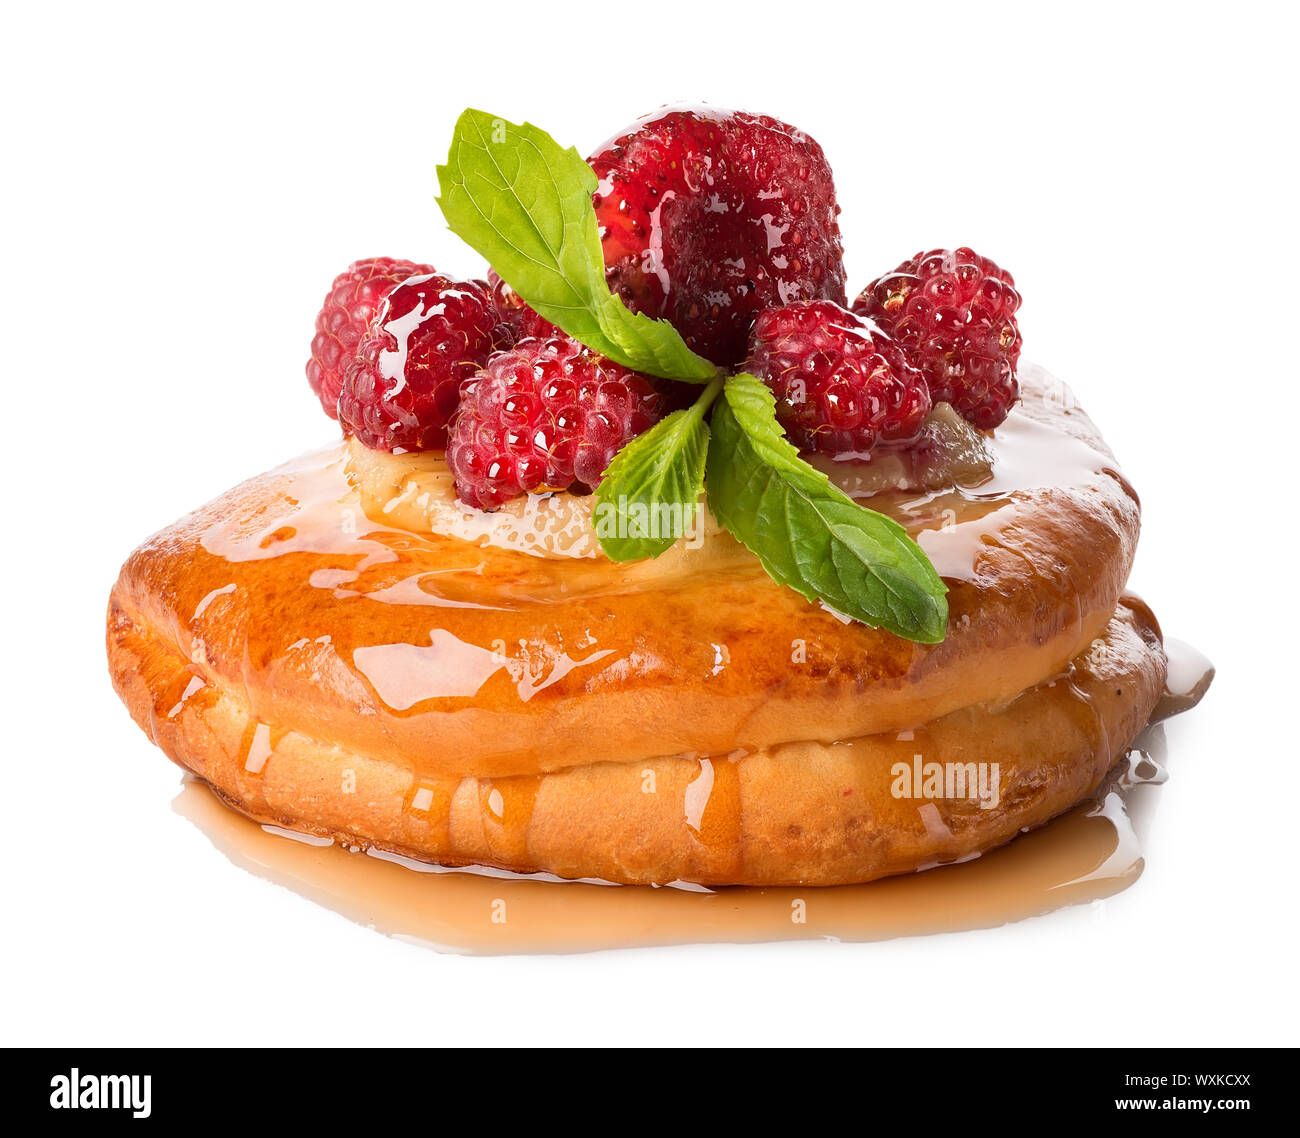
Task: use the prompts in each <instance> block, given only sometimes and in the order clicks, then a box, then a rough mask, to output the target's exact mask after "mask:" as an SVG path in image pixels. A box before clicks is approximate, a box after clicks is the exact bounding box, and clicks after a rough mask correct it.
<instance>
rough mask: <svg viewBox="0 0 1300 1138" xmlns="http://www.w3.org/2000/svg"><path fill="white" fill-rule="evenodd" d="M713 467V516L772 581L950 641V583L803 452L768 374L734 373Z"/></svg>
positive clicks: (717, 413)
mask: <svg viewBox="0 0 1300 1138" xmlns="http://www.w3.org/2000/svg"><path fill="white" fill-rule="evenodd" d="M707 465H708V469H707V480H708V492H709V506H710V508H711V509H712V510H713V513H714V515H715V516H716V517H717V519H718V521H719V522H721V523H722V525H724V526H725V527H726V528H727V529H728V530H729V531H730V532H731V533H732V535H733V536H735V538H736V539H737V540H738V541H740V542H741V543H742V544H743V545H744V546H745V547H746V548H748V549H749V550H750V551H751V552H752V553H754V554H755V556H757V557H758V559H759V561H761V562H762V563H763V568H764V569H766V570H767V572H768V574H769V575H770V576H771V577H772V578H773V579H774V580H776V581H778V582H780V583H781V584H782V585H787V586H789V587H790V588H792V589H794V590H795V591H796V592H799V593H801V594H802V595H803V596H805V597H807V598H808V599H809V600H820V601H823V602H825V604H827V605H828V606H829V607H830V608H832V609H834V610H835V611H836V612H839V613H842V614H843V615H844V616H848V617H852V618H853V619H855V620H859V621H861V622H862V623H863V624H868V625H871V626H872V627H879V628H884V629H887V630H888V631H890V632H892V633H895V634H896V635H898V636H901V637H904V638H905V639H908V640H917V641H921V642H924V643H928V644H933V643H938V642H939V641H941V640H942V639H943V638H944V633H945V629H946V626H947V623H948V602H947V600H946V596H945V594H946V593H947V591H948V590H947V587H946V586H945V585H944V583H943V582H942V581H941V580H940V579H939V575H938V574H937V573H936V572H935V570H934V566H933V565H931V564H930V561H929V559H928V558H927V557H926V556H925V554H924V552H922V550H921V548H920V546H918V545H917V544H916V542H914V541H913V540H912V539H911V538H910V537H908V535H907V531H906V530H904V529H903V527H902V526H900V525H899V524H898V523H897V522H895V521H894V520H893V519H892V518H887V517H885V515H883V514H879V513H876V512H875V511H874V510H868V509H865V508H864V507H862V506H859V505H857V503H855V502H854V501H853V500H852V499H851V498H849V497H848V496H847V495H846V494H844V493H843V491H841V490H840V489H838V488H837V487H835V486H833V485H832V484H831V482H830V480H829V479H828V478H827V477H826V475H824V474H822V473H821V472H820V471H818V470H816V469H814V468H813V467H811V466H809V465H808V464H807V463H806V462H804V461H803V459H801V458H800V457H799V453H798V451H797V450H796V449H795V448H794V447H793V446H792V445H791V444H790V442H789V441H788V440H787V439H786V438H785V435H784V433H783V432H782V430H781V427H780V425H779V424H778V423H777V421H776V405H775V401H774V400H773V397H772V393H771V392H770V391H769V390H768V388H767V386H766V385H765V384H764V383H763V382H762V381H761V380H759V379H756V378H755V377H754V376H752V375H746V374H743V373H742V374H740V375H736V376H732V377H730V378H729V379H728V380H727V383H726V387H725V388H724V390H723V397H722V398H721V399H720V400H719V401H718V404H717V407H716V408H715V409H714V412H713V441H712V444H711V445H710V447H709V456H708V464H707Z"/></svg>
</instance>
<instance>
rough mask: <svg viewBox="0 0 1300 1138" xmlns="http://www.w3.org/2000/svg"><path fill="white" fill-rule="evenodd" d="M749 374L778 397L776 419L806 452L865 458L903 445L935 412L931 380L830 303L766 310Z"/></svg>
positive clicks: (874, 332)
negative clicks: (878, 450)
mask: <svg viewBox="0 0 1300 1138" xmlns="http://www.w3.org/2000/svg"><path fill="white" fill-rule="evenodd" d="M749 369H750V370H751V371H752V372H753V373H754V374H755V375H757V376H760V377H761V378H762V379H764V380H766V382H767V385H768V386H769V387H770V388H771V389H772V391H773V393H774V394H775V395H776V399H777V404H776V412H777V418H778V419H779V420H780V422H781V425H782V426H783V427H784V428H785V431H786V434H787V435H788V436H789V438H790V441H791V442H793V443H794V444H795V446H797V447H799V448H800V449H801V450H817V451H821V452H822V453H824V454H834V455H840V456H848V455H857V456H863V455H866V454H869V453H870V452H871V450H872V449H873V448H874V447H875V446H876V445H877V444H889V445H894V446H902V445H905V444H906V443H909V442H911V441H912V440H913V439H915V438H916V436H917V434H918V432H919V431H920V430H921V425H922V423H924V421H925V417H926V415H928V414H929V413H930V393H929V391H928V390H927V389H926V386H925V380H924V379H922V378H921V373H920V372H918V371H917V370H916V369H915V368H914V367H912V366H911V364H909V363H908V362H907V359H906V357H905V356H904V355H903V353H902V351H901V350H900V349H899V347H898V345H897V344H895V343H893V342H892V341H890V340H889V338H888V337H886V336H884V335H883V334H882V333H881V332H880V331H879V330H878V329H876V328H875V327H874V325H872V324H870V323H867V322H864V321H862V320H860V319H859V318H858V317H857V316H855V315H854V314H853V313H852V312H849V311H848V310H847V309H844V308H841V307H840V306H839V305H838V304H832V303H831V302H830V301H829V300H814V301H801V302H799V303H797V304H787V305H785V306H784V307H783V308H769V309H768V310H767V311H765V312H762V313H760V314H759V317H758V319H757V320H756V321H754V331H753V334H752V335H751V337H750V358H749Z"/></svg>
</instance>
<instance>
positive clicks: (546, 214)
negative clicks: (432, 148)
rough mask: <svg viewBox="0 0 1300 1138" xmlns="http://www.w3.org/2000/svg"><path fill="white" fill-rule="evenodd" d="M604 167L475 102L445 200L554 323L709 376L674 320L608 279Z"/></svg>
mask: <svg viewBox="0 0 1300 1138" xmlns="http://www.w3.org/2000/svg"><path fill="white" fill-rule="evenodd" d="M596 185H597V182H596V175H595V173H594V172H593V170H592V169H591V167H590V166H588V165H587V163H586V162H584V161H583V159H582V156H581V155H580V154H579V153H578V152H577V151H576V150H575V149H573V148H572V147H570V148H569V149H567V150H565V149H564V148H563V147H561V146H560V144H559V143H557V142H556V141H555V139H553V138H552V137H551V136H550V135H549V134H547V133H546V132H545V131H544V130H539V129H538V128H537V127H535V126H533V125H532V124H531V123H523V124H519V123H512V122H509V121H508V120H506V119H504V118H502V117H501V116H499V115H492V114H489V113H488V112H487V111H478V110H473V109H470V110H466V111H465V112H464V113H463V114H462V115H461V116H460V118H459V119H458V120H457V121H456V130H455V134H454V135H453V137H452V143H451V150H450V152H449V153H448V155H447V163H446V165H445V166H439V167H438V187H439V190H440V194H439V197H438V199H437V200H438V205H439V206H440V207H441V208H442V212H443V216H445V217H446V219H447V224H448V225H449V226H451V228H452V230H453V231H455V232H456V233H457V234H459V235H460V236H461V237H462V238H463V239H464V240H465V241H466V242H467V243H468V244H470V245H471V246H473V248H474V249H476V250H477V251H478V252H479V253H480V254H482V255H483V257H485V258H486V259H487V261H488V263H489V264H490V265H491V266H492V267H493V268H494V269H496V271H497V272H498V273H499V274H500V275H501V279H502V280H504V281H505V282H506V283H507V284H508V285H509V286H510V287H511V288H512V289H514V290H515V292H517V293H518V294H519V295H520V296H521V297H523V298H524V300H526V301H527V302H528V304H529V305H531V306H532V307H533V308H534V309H535V310H536V311H537V312H539V313H541V315H542V316H544V317H546V319H547V320H549V321H551V323H553V324H555V325H557V326H558V327H560V328H562V329H563V330H564V331H565V332H567V333H568V334H569V335H570V336H572V337H574V339H576V340H580V341H581V342H582V343H584V344H586V345H587V347H589V348H591V349H592V350H593V351H596V352H599V353H600V354H601V355H603V356H607V357H608V358H609V359H611V360H614V361H615V362H616V363H620V364H622V365H623V366H624V367H630V368H633V369H634V370H636V371H641V372H645V373H646V374H648V375H657V376H661V377H663V378H665V379H679V380H685V381H687V382H690V383H707V382H708V381H709V380H710V379H712V378H713V376H714V375H715V374H716V373H717V370H718V369H717V368H716V367H714V365H713V364H711V363H710V362H709V361H708V360H706V359H704V358H703V357H702V356H698V355H696V354H695V353H694V352H693V351H691V349H690V348H688V347H687V346H686V341H685V340H683V339H682V337H681V335H680V334H679V333H678V332H677V329H676V328H674V327H673V326H672V325H671V324H669V323H668V321H666V320H652V319H651V318H650V317H648V316H645V315H642V314H639V313H637V314H634V313H632V312H631V311H629V310H628V308H627V306H626V305H624V303H623V301H622V299H621V298H619V297H617V296H615V295H614V294H613V293H611V292H610V291H609V286H608V285H607V284H606V283H605V261H604V257H603V256H602V254H601V248H600V232H599V229H598V228H597V225H596V213H595V210H594V209H593V207H592V201H591V195H592V193H593V192H595V189H596Z"/></svg>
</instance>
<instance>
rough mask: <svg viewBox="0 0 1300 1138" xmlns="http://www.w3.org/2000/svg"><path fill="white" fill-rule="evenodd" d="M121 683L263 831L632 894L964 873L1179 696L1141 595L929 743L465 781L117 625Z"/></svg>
mask: <svg viewBox="0 0 1300 1138" xmlns="http://www.w3.org/2000/svg"><path fill="white" fill-rule="evenodd" d="M108 651H109V663H110V668H111V670H112V673H113V680H114V684H115V686H116V687H117V690H118V692H119V694H120V695H121V696H122V698H123V700H124V701H125V702H126V704H127V706H128V707H129V708H130V710H131V714H132V716H133V717H134V718H135V720H136V721H137V722H138V723H139V724H140V725H141V727H143V728H144V729H145V730H146V731H147V732H148V733H149V734H150V736H151V737H152V738H153V740H154V742H155V743H157V744H158V746H160V747H161V748H162V749H163V750H164V751H165V752H166V753H167V755H168V756H170V757H171V758H172V759H173V760H174V761H175V762H177V763H179V764H180V765H181V766H183V767H185V768H187V769H189V770H190V771H192V772H193V773H194V774H196V775H198V776H199V777H200V778H202V779H204V780H205V781H206V782H208V783H209V784H210V785H211V786H212V788H213V789H214V790H215V791H216V793H217V794H218V795H219V796H220V797H221V798H222V799H223V800H224V801H226V802H227V803H228V804H229V805H230V806H232V807H233V808H235V809H236V810H239V811H240V812H242V813H244V814H246V815H248V816H249V817H251V818H254V819H256V820H257V821H259V822H264V823H271V824H274V825H277V826H281V827H285V828H288V829H293V830H297V831H301V832H304V833H309V834H315V835H321V836H326V837H330V838H333V839H336V840H338V841H340V842H342V843H344V844H347V845H350V846H357V847H361V848H368V847H376V848H378V849H381V850H386V851H390V852H393V853H398V854H402V855H405V856H407V857H411V858H415V859H418V860H422V861H429V862H437V863H441V864H444V865H470V864H476V865H488V866H495V867H499V868H502V869H509V870H515V871H518V872H522V873H529V872H538V871H544V872H549V873H553V874H556V875H558V876H560V877H568V878H580V877H586V878H599V879H602V880H606V881H612V882H620V883H627V884H664V883H667V882H673V881H689V882H697V883H699V884H702V885H773V886H775V885H839V884H847V883H852V882H863V881H870V880H872V879H874V878H878V877H884V876H888V875H891V874H898V873H907V872H911V871H913V870H917V869H923V868H927V867H929V866H932V865H936V864H940V863H943V862H950V861H957V860H961V859H963V858H967V857H970V856H973V855H975V854H978V853H981V852H983V851H985V850H988V849H991V848H993V847H994V846H997V845H1000V844H1002V843H1004V842H1006V841H1009V840H1010V839H1011V838H1013V837H1015V835H1016V834H1017V833H1019V832H1021V831H1022V830H1026V829H1029V828H1032V827H1035V826H1039V825H1042V824H1043V823H1044V822H1047V821H1048V820H1050V819H1051V818H1053V817H1055V816H1056V815H1058V814H1060V813H1062V812H1064V811H1065V810H1068V809H1069V808H1070V807H1071V806H1074V805H1075V804H1076V803H1078V802H1080V801H1081V800H1083V799H1086V798H1087V797H1088V796H1090V795H1091V794H1092V793H1093V792H1095V791H1096V790H1097V788H1098V787H1099V786H1100V784H1101V782H1102V780H1103V778H1104V777H1105V775H1106V773H1107V772H1108V771H1109V770H1110V768H1111V767H1112V766H1113V765H1114V764H1115V763H1116V762H1117V761H1118V760H1119V759H1120V758H1121V757H1122V756H1123V755H1124V753H1125V750H1126V749H1127V747H1128V746H1129V744H1130V743H1131V742H1132V740H1133V738H1134V737H1135V736H1136V735H1137V733H1138V732H1139V731H1140V730H1141V729H1142V727H1143V726H1144V725H1145V724H1146V722H1147V720H1148V718H1149V717H1150V715H1151V712H1152V709H1153V708H1154V707H1155V704H1156V701H1157V700H1158V698H1159V696H1160V693H1161V692H1162V690H1163V687H1164V681H1165V669H1166V660H1165V654H1164V650H1163V648H1162V646H1161V640H1160V632H1159V629H1158V627H1157V625H1156V622H1155V619H1154V617H1153V616H1152V615H1151V613H1150V611H1149V610H1148V609H1147V608H1146V606H1145V605H1143V604H1142V603H1141V602H1139V601H1136V600H1134V599H1132V598H1126V599H1125V600H1124V601H1123V602H1121V604H1120V606H1119V607H1118V609H1117V610H1116V612H1115V615H1114V616H1113V617H1112V619H1111V621H1110V623H1109V625H1108V626H1107V628H1106V632H1105V635H1104V636H1103V637H1101V638H1100V639H1098V640H1097V641H1095V642H1094V643H1093V644H1092V646H1091V647H1090V648H1089V649H1088V650H1087V651H1086V652H1085V653H1083V654H1082V655H1080V656H1079V657H1078V658H1076V659H1075V660H1074V661H1073V662H1072V663H1071V664H1070V666H1069V668H1068V669H1067V670H1066V671H1065V672H1064V673H1063V674H1061V675H1060V676H1058V677H1056V678H1055V679H1053V680H1051V681H1048V682H1045V683H1043V684H1040V685H1038V686H1037V687H1034V688H1031V689H1029V690H1028V691H1026V692H1024V693H1023V694H1021V695H1020V696H1018V697H1016V698H1015V699H1013V700H1011V701H1010V702H1008V703H1005V704H1002V705H999V706H996V707H994V706H990V705H977V706H972V707H968V708H963V709H962V710H960V711H956V712H953V713H951V714H949V715H946V716H943V717H942V718H939V719H935V720H933V721H932V722H930V723H928V724H925V725H924V726H922V727H918V728H916V729H915V730H913V731H904V732H900V733H891V734H888V735H870V736H864V737H861V738H858V739H854V740H851V741H846V742H843V743H835V744H829V745H828V744H825V743H820V742H808V743H787V744H783V745H780V746H775V747H770V748H761V749H755V750H748V751H746V750H743V749H738V750H736V751H734V752H732V753H730V754H726V755H713V756H692V755H672V756H666V757H663V758H658V759H651V760H638V761H636V762H633V763H616V762H602V763H593V764H589V765H584V766H576V767H570V768H567V769H563V770H560V771H555V772H552V773H550V774H545V775H537V776H516V777H511V778H499V779H480V778H464V779H460V780H447V779H439V778H431V777H427V776H426V775H425V774H423V773H421V772H419V771H417V770H415V769H413V768H412V767H410V766H407V765H402V764H398V763H395V762H393V761H391V760H387V759H382V760H381V759H377V758H374V757H370V756H367V755H365V754H359V753H356V752H353V751H349V750H347V749H344V748H342V747H338V746H331V745H329V744H326V743H323V742H321V741H319V740H317V739H314V738H312V737H311V735H310V734H309V730H310V726H309V725H302V726H301V727H298V726H290V725H275V726H268V725H266V724H262V723H259V722H257V721H256V720H255V719H252V718H251V717H250V714H249V709H248V706H247V704H246V703H245V702H244V701H243V699H242V698H241V696H240V693H238V692H236V691H234V690H230V689H225V688H222V687H220V686H217V685H216V684H214V683H211V682H206V681H204V680H201V679H198V678H197V677H195V676H194V674H193V672H192V671H191V670H190V668H189V666H188V664H189V662H188V661H187V660H186V659H185V658H184V657H183V656H181V655H180V654H179V653H178V652H177V651H176V649H175V648H174V647H173V646H172V645H171V644H170V643H169V642H168V641H167V640H166V638H164V637H160V636H157V635H154V634H153V633H152V632H151V630H150V629H149V628H147V627H142V626H141V625H139V624H136V623H134V622H133V621H132V620H131V619H130V618H129V617H128V616H127V615H126V614H125V613H123V612H121V611H118V612H116V613H114V614H112V619H111V620H110V626H109V638H108Z"/></svg>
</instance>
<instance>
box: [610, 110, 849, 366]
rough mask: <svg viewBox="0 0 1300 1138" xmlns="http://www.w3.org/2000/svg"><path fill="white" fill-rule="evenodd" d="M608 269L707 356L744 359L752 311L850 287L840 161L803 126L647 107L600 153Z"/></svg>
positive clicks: (634, 298) (635, 301) (640, 303)
mask: <svg viewBox="0 0 1300 1138" xmlns="http://www.w3.org/2000/svg"><path fill="white" fill-rule="evenodd" d="M589 161H590V163H591V166H592V168H593V169H594V170H595V171H596V175H597V177H598V178H599V179H600V183H599V188H598V189H597V191H596V194H595V203H596V216H597V220H598V222H599V224H600V233H601V243H602V246H603V250H604V256H605V265H606V276H607V278H608V281H609V285H610V288H611V289H612V290H613V291H614V292H616V293H617V294H619V295H620V296H621V297H622V298H623V300H624V301H625V302H626V303H627V304H628V306H629V307H631V308H632V309H634V310H636V311H639V312H644V313H646V314H648V315H650V316H655V317H666V318H667V319H668V320H670V321H671V322H672V324H673V325H674V326H675V327H676V328H677V330H678V331H679V332H680V333H681V334H682V336H683V337H684V338H685V340H686V342H687V343H688V344H689V345H690V346H691V347H692V348H693V349H694V350H695V351H697V352H699V353H700V354H701V355H703V356H706V357H707V358H708V359H710V360H712V361H713V362H714V363H718V364H722V365H730V364H735V363H738V362H740V361H741V360H742V359H743V358H744V356H745V346H746V340H747V338H748V335H749V330H750V327H751V325H752V324H753V321H754V317H755V315H756V314H757V313H758V312H759V311H760V310H761V309H764V308H769V307H772V306H774V305H781V304H786V303H789V302H791V301H795V300H814V299H826V300H833V301H835V302H837V303H839V304H843V303H844V301H845V296H844V263H843V247H842V243H841V239H840V228H839V222H838V221H837V216H838V214H839V206H838V205H837V204H836V201H835V186H834V182H833V180H832V178H831V169H830V166H829V164H828V163H827V161H826V157H825V155H824V154H823V153H822V149H821V147H820V146H818V145H817V143H816V142H815V141H813V139H811V138H810V137H809V136H808V135H806V134H804V133H803V132H802V131H800V130H797V129H795V128H794V127H792V126H789V125H788V124H786V123H783V122H781V121H780V120H778V119H774V118H769V117H767V116H765V115H752V114H747V113H745V112H739V111H723V110H717V109H713V108H707V107H695V108H684V107H677V108H668V109H666V110H660V111H657V112H654V113H653V114H650V115H647V116H646V117H644V118H642V119H640V120H639V121H638V122H636V123H635V124H633V125H632V126H631V127H630V128H629V129H628V130H626V131H624V132H623V133H622V134H620V135H619V136H617V137H615V138H614V139H613V140H611V141H610V142H608V143H606V144H605V145H604V146H602V147H601V148H600V149H599V150H598V151H597V152H596V153H595V154H594V155H593V156H592V157H591V158H590V159H589Z"/></svg>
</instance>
